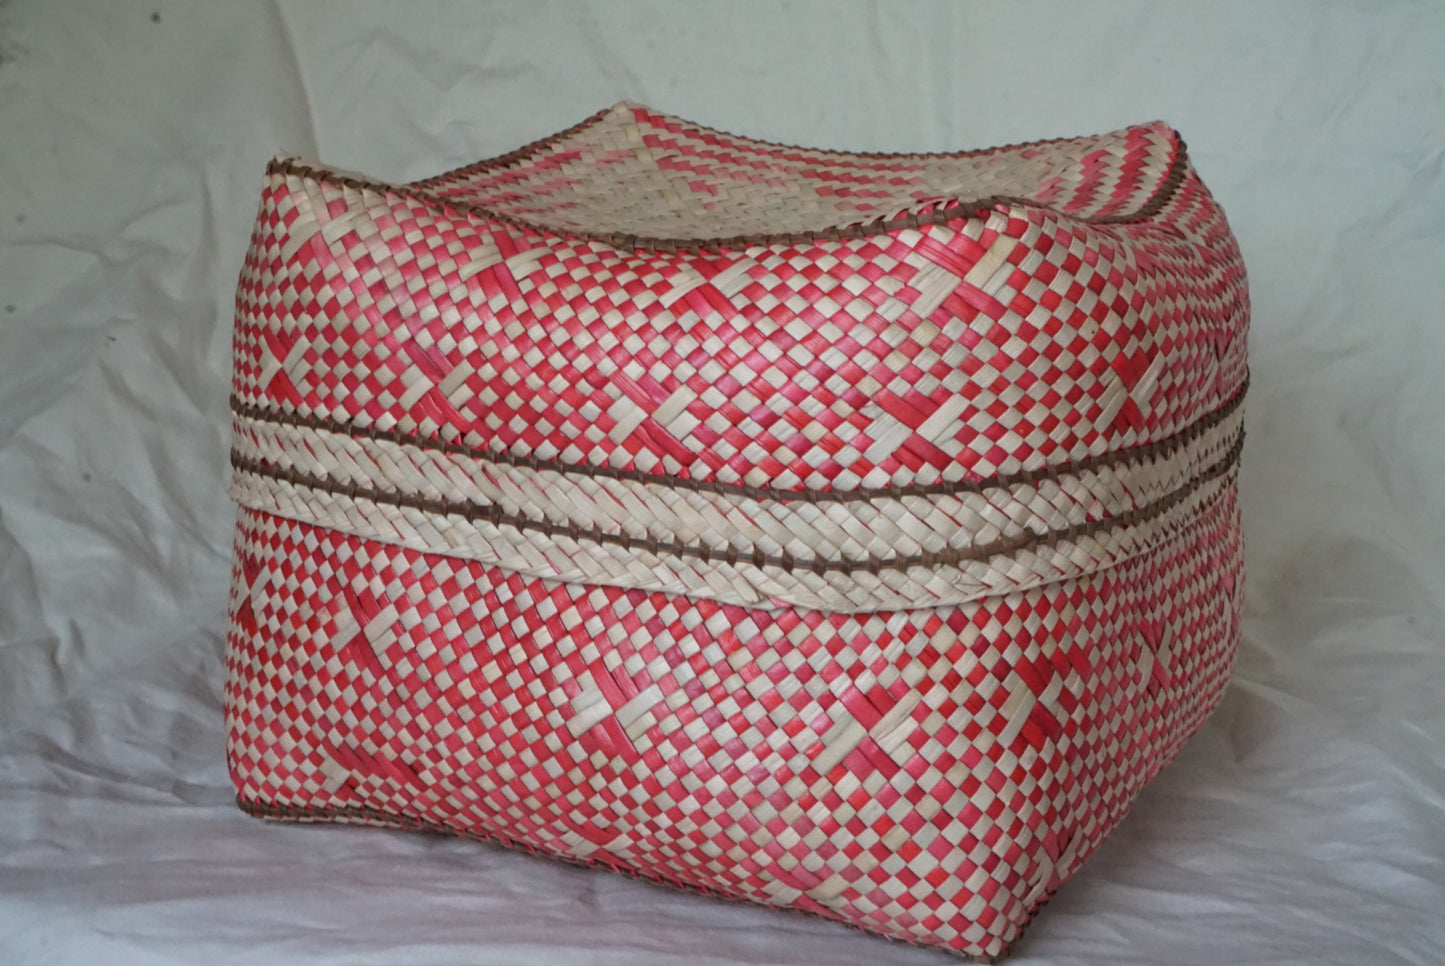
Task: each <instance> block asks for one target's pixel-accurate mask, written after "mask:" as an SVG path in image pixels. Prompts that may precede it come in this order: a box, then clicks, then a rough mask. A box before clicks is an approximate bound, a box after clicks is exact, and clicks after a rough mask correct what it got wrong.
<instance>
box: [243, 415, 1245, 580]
mask: <svg viewBox="0 0 1445 966" xmlns="http://www.w3.org/2000/svg"><path fill="white" fill-rule="evenodd" d="M1242 418H1243V417H1242V413H1241V412H1240V410H1239V408H1237V407H1236V408H1235V409H1234V410H1233V411H1231V412H1228V413H1226V414H1225V415H1224V418H1222V419H1220V420H1219V421H1218V422H1217V423H1215V425H1213V426H1211V427H1209V428H1207V429H1205V430H1203V431H1202V432H1200V433H1198V434H1197V435H1194V436H1193V437H1192V438H1186V439H1184V440H1183V441H1182V442H1181V443H1180V444H1179V445H1177V446H1166V447H1156V448H1155V449H1154V450H1152V451H1146V452H1144V453H1141V454H1140V455H1139V456H1138V457H1136V458H1132V459H1127V460H1121V461H1118V462H1112V463H1103V464H1100V463H1099V462H1097V461H1096V462H1094V463H1090V464H1084V465H1083V466H1081V467H1080V468H1079V469H1077V470H1075V471H1073V472H1063V473H1060V474H1059V475H1057V476H1056V477H1055V476H1050V477H1047V478H1043V479H1040V480H1037V481H1033V480H1027V479H1025V480H1022V481H1019V482H1015V483H1013V484H1011V485H988V486H985V487H983V488H981V489H979V490H977V491H967V490H965V491H963V492H958V493H938V494H928V495H922V494H920V495H916V496H900V497H896V498H895V497H883V496H872V497H871V498H868V499H862V498H859V497H858V496H854V497H853V498H851V499H831V498H829V497H835V496H838V494H824V500H823V501H821V502H816V501H814V500H809V499H805V498H803V497H804V495H803V494H798V495H797V496H795V497H794V498H792V499H759V498H754V497H753V496H752V495H750V494H749V493H747V492H746V491H743V492H739V491H736V490H731V491H730V490H726V489H724V490H721V491H713V490H699V489H697V488H693V487H688V486H685V485H684V486H676V485H673V483H672V481H669V480H667V479H666V478H660V479H657V480H655V481H646V480H641V479H633V478H615V477H606V476H596V475H592V474H590V473H587V472H568V471H564V470H561V469H558V470H553V469H547V468H534V467H531V466H518V465H511V464H508V463H499V462H496V461H494V460H490V459H486V458H484V457H479V456H476V455H472V454H467V453H460V452H455V451H446V450H443V449H441V448H437V447H431V446H424V445H417V444H415V443H410V442H401V441H397V440H390V439H375V438H369V437H365V436H360V437H358V436H352V435H349V434H347V433H344V432H339V431H336V430H333V429H327V428H320V427H314V426H304V425H290V424H286V423H281V422H273V421H270V420H266V419H258V418H253V417H248V416H245V415H237V416H236V417H235V420H234V440H235V443H234V447H235V449H234V452H235V454H236V457H237V459H238V462H239V463H240V464H242V465H246V466H248V467H251V466H252V464H255V463H264V464H265V465H266V466H268V467H269V468H272V469H273V470H276V471H279V472H280V473H281V474H283V475H285V474H287V473H300V474H305V475H307V476H309V477H314V478H316V479H317V480H318V481H324V483H325V488H344V489H348V490H350V489H351V488H359V489H361V490H366V491H377V492H379V493H381V494H395V495H398V496H402V497H406V498H420V499H423V500H428V501H444V502H447V503H460V504H467V505H473V506H476V507H479V508H494V509H495V510H497V511H498V512H499V513H500V514H504V515H505V517H506V518H508V519H515V520H519V521H520V520H528V521H545V522H547V523H549V524H551V525H552V526H553V527H569V526H570V527H573V528H577V529H579V530H581V531H588V532H595V533H599V534H608V535H620V536H626V537H629V538H631V539H633V540H639V541H648V540H651V541H656V542H658V543H662V544H667V545H683V546H697V547H702V548H707V549H710V550H714V551H716V550H726V549H727V548H729V547H731V548H734V549H735V550H736V551H738V553H739V554H741V555H752V554H753V553H754V552H755V551H758V552H761V553H763V554H765V555H767V556H769V557H778V556H780V555H781V554H783V553H785V552H786V553H787V554H790V555H792V556H793V557H797V558H804V559H822V560H826V561H830V562H839V561H848V560H853V561H865V562H866V561H869V560H870V558H871V559H888V558H893V557H908V556H916V555H919V554H923V553H936V552H939V551H942V550H944V549H945V548H953V549H964V548H969V547H974V546H977V545H981V544H990V543H993V542H996V541H998V540H1003V539H1010V538H1016V537H1020V536H1023V535H1027V534H1039V533H1046V532H1049V531H1052V530H1061V529H1065V528H1068V527H1074V526H1080V525H1084V524H1088V523H1092V522H1095V521H1097V520H1099V519H1101V518H1106V517H1113V516H1117V515H1119V514H1121V513H1126V512H1128V511H1131V510H1134V509H1136V508H1137V507H1140V506H1144V505H1146V504H1150V503H1153V502H1155V501H1157V500H1159V499H1161V498H1162V497H1164V496H1165V495H1167V494H1169V493H1172V492H1174V491H1175V490H1177V489H1179V488H1180V487H1182V486H1184V485H1186V484H1187V483H1188V482H1189V481H1190V480H1192V479H1193V478H1194V477H1196V476H1197V475H1198V474H1199V473H1200V472H1202V471H1203V470H1205V469H1206V468H1207V467H1209V466H1211V465H1213V464H1214V463H1215V462H1217V461H1218V460H1219V459H1220V457H1221V456H1222V455H1223V454H1224V453H1225V452H1226V451H1227V449H1228V448H1229V446H1230V445H1231V444H1232V443H1233V441H1234V439H1235V437H1236V436H1237V435H1238V433H1239V430H1240V426H1241V422H1242ZM381 499H382V501H383V502H384V501H385V499H386V498H385V496H383V497H382V498H381ZM492 519H493V520H494V521H496V520H499V519H500V518H498V517H492Z"/></svg>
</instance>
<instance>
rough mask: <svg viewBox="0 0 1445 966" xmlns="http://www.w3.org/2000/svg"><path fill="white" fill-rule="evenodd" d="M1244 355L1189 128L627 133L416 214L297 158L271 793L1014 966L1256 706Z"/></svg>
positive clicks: (285, 358) (318, 813)
mask: <svg viewBox="0 0 1445 966" xmlns="http://www.w3.org/2000/svg"><path fill="white" fill-rule="evenodd" d="M1247 318H1248V297H1247V293H1246V288H1245V277H1244V269H1243V265H1242V262H1241V260H1240V255H1239V251H1238V249H1237V247H1236V245H1235V242H1234V239H1233V238H1232V236H1231V234H1230V231H1229V228H1228V226H1227V224H1226V222H1225V220H1224V216H1223V214H1222V213H1221V212H1220V210H1219V208H1218V207H1217V205H1216V204H1215V202H1214V201H1213V199H1212V198H1211V196H1210V194H1209V192H1208V191H1207V190H1206V189H1205V187H1204V186H1203V184H1201V182H1200V181H1199V179H1198V177H1197V175H1196V174H1195V173H1194V170H1193V169H1192V167H1191V166H1190V164H1189V162H1188V160H1187V158H1186V155H1185V152H1184V145H1183V144H1182V143H1181V141H1180V140H1179V138H1178V136H1177V135H1176V134H1175V133H1174V132H1173V131H1172V130H1171V129H1169V128H1168V127H1167V126H1165V125H1162V124H1149V125H1143V126H1139V127H1134V128H1130V129H1128V130H1124V131H1120V132H1116V133H1113V134H1108V135H1104V136H1101V137H1089V138H1077V139H1071V140H1058V141H1046V142H1039V143H1035V144H1029V145H1022V146H1016V147H1008V148H1000V149H996V150H991V151H981V152H973V153H964V154H949V155H858V154H843V153H837V152H828V151H815V150H808V149H804V148H796V147H788V146H783V145H777V144H769V143H763V142H758V141H752V140H747V139H743V138H739V137H734V136H731V135H727V134H722V133H719V132H716V131H712V130H708V129H706V128H702V127H698V126H696V125H693V124H690V123H687V122H685V121H681V120H678V119H676V118H672V117H667V116H663V115H660V114H657V113H655V112H652V111H650V110H647V109H645V108H642V107H638V106H635V105H627V104H623V105H619V106H617V107H615V108H613V109H611V110H609V111H605V112H602V113H600V114H598V115H596V116H595V117H593V118H591V119H590V120H588V121H586V122H584V123H583V124H580V125H578V126H577V127H575V128H572V129H571V130H568V131H565V132H563V133H561V134H558V135H556V136H555V137H552V138H550V139H547V140H545V141H542V142H539V143H537V144H533V145H530V146H528V147H526V148H523V149H522V150H520V151H517V152H515V153H513V154H509V155H506V156H504V157H501V158H497V159H494V160H491V161H485V162H481V163H479V164H475V165H472V166H470V167H466V168H462V169H460V170H457V171H453V172H451V173H449V174H445V175H442V176H440V177H437V178H433V179H431V180H429V181H423V182H419V183H415V184H409V185H390V184H385V183H382V182H378V181H371V180H367V179H365V178H361V177H358V176H356V175H352V174H346V173H343V172H340V171H337V170H334V169H331V168H326V167H322V166H320V165H317V164H312V163H309V162H305V161H301V160H296V159H278V160H276V161H274V162H273V163H272V164H271V166H270V168H269V170H268V173H267V178H266V183H265V188H264V193H263V196H262V201H261V208H260V215H259V217H258V219H257V222H256V228H255V234H254V235H253V237H252V241H251V247H250V252H249V255H248V256H247V259H246V262H245V267H244V269H243V271H242V274H241V280H240V288H239V293H238V297H237V321H236V339H235V376H234V397H233V411H234V431H235V447H234V450H233V456H232V459H233V463H234V470H235V476H234V488H233V493H234V496H235V498H236V500H237V501H238V502H239V503H240V505H241V510H240V516H239V530H238V534H237V539H236V552H235V568H234V573H235V579H234V591H233V594H232V599H231V610H230V628H231V631H230V637H229V657H228V664H227V667H228V674H229V681H228V684H227V690H226V697H227V715H228V724H229V747H228V752H229V762H230V768H231V773H232V775H233V777H234V780H235V783H236V787H237V789H238V792H239V800H240V803H241V805H242V807H243V808H245V809H246V810H247V811H249V812H251V813H253V814H256V815H260V816H264V817H267V818H279V819H294V820H302V821H313V820H326V821H338V822H359V823H368V824H375V825H388V826H398V827H404V828H414V829H430V830H436V831H446V832H453V833H459V834H463V835H468V836H473V837H476V838H481V839H486V840H489V841H495V842H501V843H504V844H507V845H511V846H516V847H521V848H526V849H530V850H535V851H537V852H541V853H545V854H548V855H552V856H557V857H561V858H565V859H571V860H575V861H579V862H584V863H589V864H594V865H598V866H603V867H607V868H611V869H615V870H619V871H625V872H629V873H633V874H636V875H641V876H645V877H648V878H652V879H656V880H658V881H661V882H665V883H669V884H672V885H677V886H682V887H686V888H690V889H694V890H701V891H705V892H709V893H713V894H718V895H723V896H729V897H735V898H743V899H748V900H753V901H756V902H761V903H767V904H770V905H774V906H780V907H787V908H791V909H796V910H805V911H808V912H812V913H817V914H819V915H823V916H827V917H829V918H832V919H837V920H841V921H843V922H847V923H851V924H853V925H856V926H860V927H862V928H864V929H867V930H871V931H873V932H876V933H880V934H882V935H884V936H889V937H893V938H897V939H902V940H906V941H909V942H913V943H920V944H924V945H930V946H938V947H942V948H946V949H950V950H953V951H955V952H958V953H962V954H964V955H967V956H975V957H980V958H984V957H992V956H996V955H997V954H999V953H1000V952H1002V951H1003V949H1004V948H1005V946H1006V945H1007V944H1008V943H1009V942H1011V941H1012V940H1013V939H1014V938H1015V937H1017V936H1018V934H1019V932H1020V930H1021V929H1022V928H1023V926H1024V924H1025V923H1026V922H1027V920H1028V919H1029V918H1030V917H1031V916H1032V915H1033V914H1034V912H1035V911H1036V910H1037V909H1038V908H1039V906H1040V905H1041V904H1042V903H1043V902H1044V901H1045V899H1046V898H1047V897H1048V896H1049V895H1050V894H1051V893H1052V892H1053V891H1054V890H1055V889H1056V888H1058V886H1059V885H1060V884H1061V883H1062V882H1063V881H1064V880H1065V879H1067V878H1068V877H1069V876H1070V875H1071V874H1072V873H1073V872H1074V870H1075V869H1076V868H1077V867H1078V865H1079V863H1080V862H1081V861H1083V860H1084V858H1085V857H1086V856H1088V855H1089V854H1090V853H1091V852H1092V851H1093V850H1094V849H1095V848H1096V847H1097V846H1098V845H1099V843H1100V842H1101V840H1102V839H1103V837H1104V836H1105V835H1106V834H1107V833H1108V832H1109V831H1110V829H1111V828H1112V827H1113V826H1114V825H1115V824H1116V823H1117V822H1118V821H1119V819H1120V818H1121V817H1122V816H1123V814H1124V812H1125V810H1126V809H1127V808H1128V806H1129V804H1130V802H1132V801H1133V800H1134V798H1135V797H1136V796H1137V794H1138V793H1139V790H1140V789H1141V787H1142V786H1143V785H1144V783H1145V782H1147V781H1148V780H1149V779H1150V778H1151V777H1152V776H1153V775H1154V774H1155V773H1156V772H1157V771H1158V769H1159V768H1160V767H1162V766H1163V765H1164V764H1165V763H1166V762H1168V761H1169V760H1170V759H1171V758H1172V757H1173V756H1174V755H1175V754H1176V752H1177V751H1178V749H1179V747H1180V745H1181V743H1182V742H1183V741H1184V740H1185V739H1186V738H1187V737H1188V736H1189V735H1190V734H1191V733H1192V732H1193V731H1194V730H1195V729H1196V728H1197V727H1198V726H1199V725H1200V723H1201V722H1202V721H1203V720H1204V718H1205V716H1206V715H1207V714H1208V713H1209V711H1210V710H1211V709H1212V708H1213V706H1214V705H1215V703H1216V702H1217V701H1218V699H1219V697H1220V693H1221V691H1222V689H1223V688H1224V686H1225V682H1226V679H1227V677H1228V674H1229V671H1230V667H1231V664H1232V661H1233V656H1234V652H1235V648H1236V644H1237V641H1238V638H1239V620H1240V590H1241V546H1240V529H1239V522H1240V521H1239V510H1238V505H1237V503H1236V498H1235V480H1236V467H1237V461H1238V457H1239V452H1240V445H1241V441H1242V431H1241V418H1242V411H1241V399H1242V397H1243V394H1244V390H1245V383H1246V362H1245V338H1244V335H1245V328H1246V325H1247Z"/></svg>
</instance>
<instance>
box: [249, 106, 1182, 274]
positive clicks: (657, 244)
mask: <svg viewBox="0 0 1445 966" xmlns="http://www.w3.org/2000/svg"><path fill="white" fill-rule="evenodd" d="M605 113H606V112H603V114H605ZM600 117H601V115H598V116H596V117H593V118H590V119H589V120H588V121H584V122H583V123H582V124H581V125H577V126H575V127H574V128H573V129H569V131H567V132H564V134H567V133H571V132H572V130H576V129H580V128H583V127H587V126H588V125H589V124H591V123H595V122H596V120H597V119H598V118H600ZM719 133H721V132H719ZM729 136H731V135H729ZM551 140H552V139H546V140H544V141H541V142H537V144H540V145H543V146H546V145H547V144H549V143H550V141H551ZM740 140H746V139H740ZM1069 140H1079V139H1077V138H1055V139H1050V140H1046V141H1036V142H1028V143H1026V144H1024V145H1009V146H1005V147H999V148H987V149H984V150H982V151H975V152H964V153H962V154H960V155H947V154H943V155H931V156H932V157H969V156H974V155H982V154H989V153H998V152H1002V151H1006V150H1010V149H1012V148H1014V147H1019V146H1022V147H1029V146H1033V145H1040V144H1052V143H1060V142H1063V141H1069ZM1174 141H1175V144H1176V145H1177V150H1176V151H1175V152H1174V157H1173V159H1172V160H1171V161H1170V164H1169V172H1168V174H1166V175H1165V177H1164V180H1163V181H1161V182H1160V183H1159V185H1158V187H1157V188H1156V189H1155V191H1154V193H1153V194H1152V195H1151V196H1150V198H1149V200H1148V201H1146V202H1145V203H1144V204H1143V205H1141V206H1140V207H1139V208H1137V209H1135V210H1134V211H1132V212H1127V213H1124V214H1119V215H1071V214H1068V213H1067V212H1063V211H1059V210H1058V209H1056V208H1054V207H1052V206H1050V205H1045V204H1041V203H1039V202H1038V201H1036V200H1034V199H1032V198H1025V197H1022V196H1018V195H989V196H986V197H983V198H976V199H972V200H965V199H962V198H960V199H957V201H958V203H957V204H951V205H947V206H946V207H943V208H941V209H936V210H934V211H928V212H923V213H922V214H908V215H904V216H902V217H899V218H892V219H886V218H882V217H880V218H877V219H875V220H873V221H870V222H864V223H862V224H856V225H848V226H843V227H828V228H821V229H818V230H816V231H801V232H762V233H758V234H753V235H732V236H728V237H723V238H655V237H650V236H645V235H634V234H628V233H625V232H589V231H583V230H582V229H578V228H559V227H553V226H548V225H541V224H538V223H536V222H533V221H528V220H527V219H525V218H519V217H517V216H515V215H506V214H502V213H501V212H497V211H493V210H492V209H490V208H487V207H485V206H483V205H479V204H475V203H473V202H469V201H461V200H458V199H454V198H448V197H444V196H442V195H438V194H435V193H434V192H433V191H432V190H429V188H428V187H427V186H429V185H431V184H432V183H434V182H435V181H436V180H437V179H429V180H428V181H423V182H413V183H412V184H388V183H387V182H384V181H375V180H370V179H366V178H361V177H357V176H355V175H349V174H341V173H339V172H336V171H330V170H326V169H323V168H318V167H315V166H314V165H310V164H307V163H305V162H304V161H302V160H300V159H297V158H275V159H273V160H272V161H271V163H270V164H269V165H267V166H266V174H267V176H268V177H270V176H273V175H281V176H286V175H291V176H294V177H298V178H303V179H306V180H309V181H313V182H316V183H317V184H330V185H334V186H337V187H342V188H351V189H353V190H356V191H373V192H376V193H379V194H391V195H395V196H397V197H400V198H409V199H411V200H413V201H418V202H421V203H423V204H427V205H432V206H438V205H439V206H441V208H442V209H443V210H444V211H445V210H447V209H450V210H451V211H453V212H456V213H458V214H462V215H468V216H475V217H481V218H485V219H487V220H489V221H494V222H497V223H499V224H503V225H508V226H511V227H513V228H520V229H523V230H527V231H534V232H539V233H541V234H542V235H545V236H549V237H554V238H574V239H583V240H587V241H595V242H601V243H602V244H604V245H607V246H609V247H611V248H616V249H619V250H622V251H656V252H666V253H671V252H688V253H700V252H707V251H719V252H720V251H723V250H725V249H741V248H751V247H754V246H759V245H764V246H767V245H778V246H787V245H797V244H812V243H814V242H819V241H845V240H855V239H860V238H869V237H872V236H874V235H884V234H888V233H889V232H895V231H902V230H903V229H907V228H924V227H927V226H930V225H941V224H945V223H948V222H953V221H967V220H970V219H973V218H978V217H981V216H982V213H983V212H986V211H989V210H991V209H993V208H994V207H996V206H998V205H1007V206H1018V207H1023V208H1032V209H1036V210H1039V211H1050V212H1053V213H1054V214H1057V215H1058V216H1059V217H1061V218H1067V219H1069V220H1071V221H1074V222H1080V223H1084V224H1091V225H1117V224H1127V223H1131V222H1137V221H1146V220H1148V219H1150V218H1152V217H1154V216H1155V215H1157V214H1158V213H1159V212H1160V211H1161V210H1163V208H1164V206H1165V205H1167V204H1168V203H1169V201H1170V199H1172V198H1173V197H1174V193H1175V192H1176V191H1178V189H1179V186H1180V185H1181V184H1183V183H1184V180H1185V178H1187V177H1188V175H1189V170H1190V167H1189V156H1188V152H1187V150H1186V148H1185V144H1184V139H1183V138H1182V137H1179V135H1178V132H1174ZM758 143H761V144H764V145H766V144H767V142H758ZM533 147H536V145H528V148H533ZM797 150H808V151H811V150H814V149H812V148H798V149H797ZM832 153H837V154H846V152H832ZM513 154H516V152H513ZM851 156H853V157H867V156H868V155H859V154H854V155H851ZM929 156H930V155H898V156H897V157H929ZM502 157H503V159H505V161H506V163H513V162H514V161H516V160H520V158H514V157H512V156H511V155H503V156H502ZM877 157H895V155H878V156H877ZM462 170H466V169H462ZM440 177H446V176H445V175H442V176H440Z"/></svg>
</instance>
